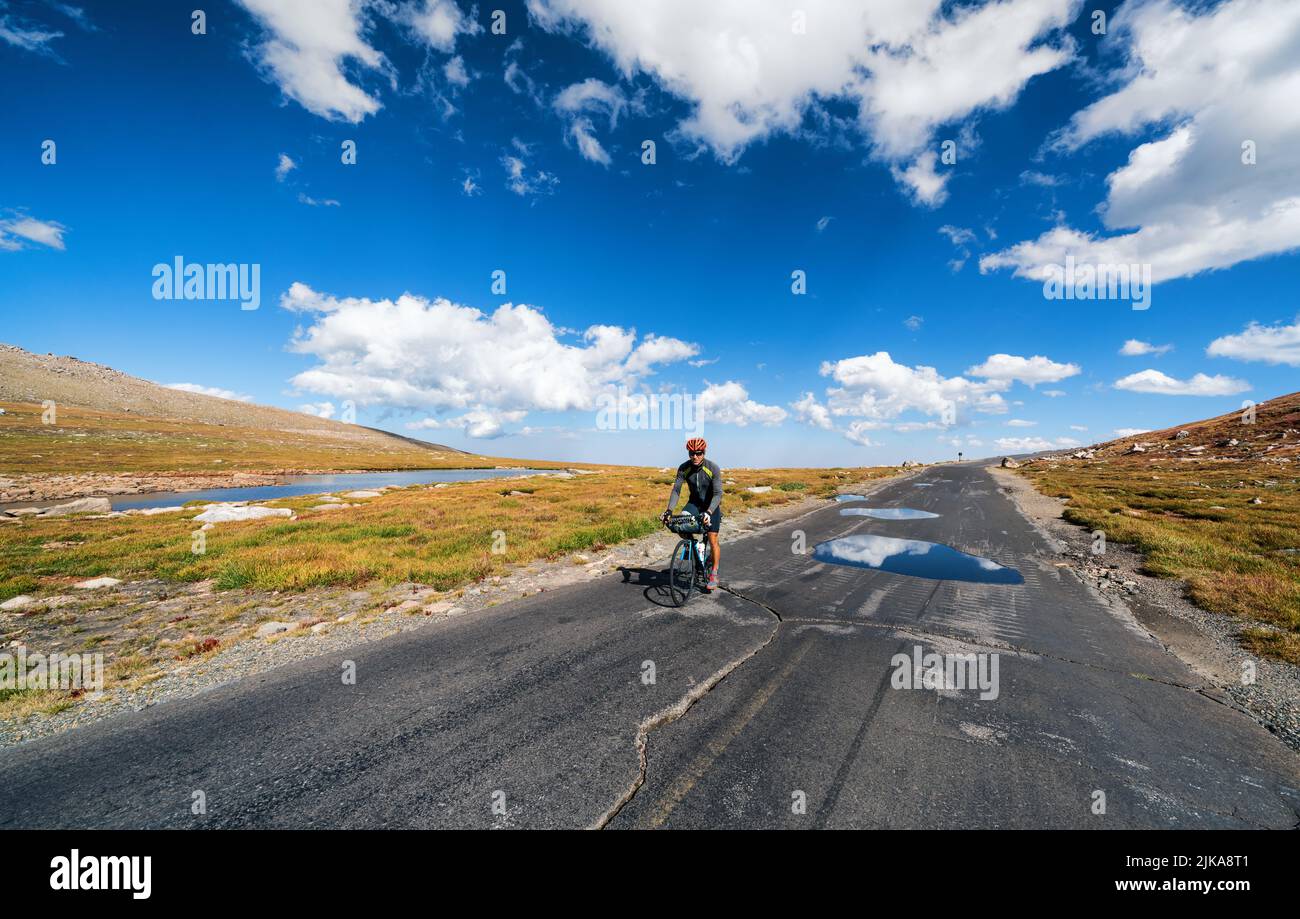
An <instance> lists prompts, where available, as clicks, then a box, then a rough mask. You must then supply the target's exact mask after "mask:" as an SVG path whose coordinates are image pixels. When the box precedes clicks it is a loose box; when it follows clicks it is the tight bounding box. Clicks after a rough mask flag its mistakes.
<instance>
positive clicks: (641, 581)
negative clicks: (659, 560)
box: [618, 565, 676, 607]
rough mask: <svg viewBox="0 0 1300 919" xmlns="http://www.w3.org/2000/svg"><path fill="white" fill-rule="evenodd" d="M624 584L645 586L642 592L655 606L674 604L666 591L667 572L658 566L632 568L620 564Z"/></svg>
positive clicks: (670, 605)
mask: <svg viewBox="0 0 1300 919" xmlns="http://www.w3.org/2000/svg"><path fill="white" fill-rule="evenodd" d="M618 570H619V572H620V573H622V575H623V583H624V584H632V585H635V586H638V587H642V586H643V587H645V590H644V591H643V593H644V594H645V598H646V600H647V601H649V602H650V603H653V604H655V605H656V606H669V607H672V606H675V605H676V604H674V603H673V602H672V597H671V594H670V593H669V591H668V572H667V571H666V570H663V569H659V568H632V567H629V566H627V565H620V566H619V569H618Z"/></svg>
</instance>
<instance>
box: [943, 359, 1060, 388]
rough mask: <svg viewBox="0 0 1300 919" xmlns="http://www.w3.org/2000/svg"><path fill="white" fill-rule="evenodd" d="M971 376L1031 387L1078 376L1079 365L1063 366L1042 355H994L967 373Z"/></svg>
mask: <svg viewBox="0 0 1300 919" xmlns="http://www.w3.org/2000/svg"><path fill="white" fill-rule="evenodd" d="M966 372H967V373H969V374H970V375H971V376H975V377H984V378H985V379H987V380H1003V381H1006V382H1008V383H1009V382H1011V381H1013V380H1019V381H1020V382H1021V383H1027V384H1028V385H1029V386H1037V385H1038V384H1039V383H1059V382H1060V381H1061V380H1064V379H1066V378H1067V377H1072V376H1075V375H1076V374H1078V373H1079V372H1080V371H1079V365H1078V364H1061V363H1058V362H1056V361H1053V360H1048V359H1047V358H1045V357H1043V356H1042V355H1039V354H1036V355H1034V356H1033V357H1019V356H1017V355H1014V354H993V355H990V356H989V358H988V360H986V361H985V362H984V363H982V364H980V365H978V366H976V367H972V368H970V369H969V370H967V371H966Z"/></svg>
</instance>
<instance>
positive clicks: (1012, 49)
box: [528, 0, 1079, 205]
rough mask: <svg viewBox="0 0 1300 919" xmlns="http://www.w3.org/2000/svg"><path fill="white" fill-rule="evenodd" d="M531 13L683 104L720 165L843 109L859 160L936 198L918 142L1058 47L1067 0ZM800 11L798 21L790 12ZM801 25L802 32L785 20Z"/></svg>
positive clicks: (588, 4) (931, 165)
mask: <svg viewBox="0 0 1300 919" xmlns="http://www.w3.org/2000/svg"><path fill="white" fill-rule="evenodd" d="M528 8H529V12H530V13H531V15H532V17H533V19H534V21H535V22H537V23H538V24H539V25H540V26H541V27H543V28H545V29H548V30H551V31H566V32H573V33H575V34H579V35H581V36H583V37H585V38H586V39H587V40H588V41H589V42H590V43H591V44H593V45H595V46H596V47H598V48H599V49H601V50H602V51H604V52H605V53H606V54H607V55H608V56H609V57H610V58H611V59H612V60H613V61H614V63H615V65H616V66H617V67H618V68H619V70H620V71H621V72H622V74H623V75H624V77H626V78H631V77H633V76H635V75H636V74H642V73H643V74H647V75H649V76H651V77H653V78H654V79H655V80H656V81H658V83H659V85H660V86H661V87H663V89H664V90H666V91H667V92H669V93H671V94H673V95H674V96H677V97H678V98H681V99H683V100H685V101H686V102H687V103H688V104H689V105H690V106H691V110H690V113H689V114H688V115H687V117H686V118H685V119H684V120H683V121H682V122H681V123H680V124H679V125H678V127H677V131H676V136H678V137H680V138H682V139H683V140H685V141H686V142H688V143H692V144H695V145H697V146H698V147H700V148H703V149H708V150H711V151H712V152H713V153H714V154H715V155H716V156H717V157H718V158H719V159H720V160H722V161H724V162H734V161H735V160H736V159H737V157H739V156H740V154H741V153H742V152H743V151H744V149H745V148H746V147H747V146H749V145H750V144H752V143H754V142H756V141H759V140H762V139H764V138H766V137H768V136H770V135H772V134H777V133H787V134H797V133H799V132H801V131H802V130H804V125H805V121H806V120H809V121H812V122H814V123H815V122H816V121H818V120H825V115H826V110H825V106H826V104H828V103H831V104H848V105H850V106H852V107H853V108H855V109H856V111H857V123H858V126H859V128H860V130H861V131H862V133H863V135H864V137H865V138H866V139H867V141H868V143H869V145H870V147H871V149H872V153H873V155H874V156H875V157H876V158H877V159H879V160H881V161H882V162H886V163H889V164H891V166H893V167H895V169H896V171H895V175H896V176H897V177H898V179H899V181H900V182H902V183H904V185H905V186H906V187H907V188H908V189H909V191H910V193H911V194H912V195H913V197H914V198H915V199H916V200H917V201H919V202H922V203H924V204H930V205H933V204H938V203H939V202H941V201H942V200H943V198H944V196H945V195H946V191H945V188H944V186H945V184H946V181H947V175H948V174H947V173H939V172H938V171H937V170H936V166H935V160H934V153H933V151H932V150H926V148H927V147H928V146H930V145H931V143H932V142H933V140H934V134H935V131H937V130H938V129H939V128H941V127H943V126H945V125H948V124H955V123H958V122H960V121H962V120H964V119H966V118H967V117H969V116H970V115H972V114H973V113H976V112H979V111H981V110H985V109H998V108H1003V107H1006V106H1008V105H1010V104H1011V103H1012V102H1013V101H1014V100H1015V98H1016V97H1017V96H1018V95H1019V93H1020V90H1021V89H1022V88H1023V87H1024V85H1025V84H1026V83H1027V82H1028V81H1029V80H1030V79H1032V78H1033V77H1035V76H1037V75H1039V74H1043V73H1046V72H1048V71H1050V70H1053V69H1055V68H1057V67H1060V66H1061V65H1062V64H1064V63H1066V61H1068V60H1069V59H1070V57H1071V55H1072V44H1071V42H1070V40H1069V39H1068V37H1063V36H1060V35H1059V30H1060V29H1061V28H1062V27H1064V26H1066V25H1068V24H1069V23H1070V22H1071V21H1072V20H1073V19H1074V17H1075V15H1076V14H1077V11H1078V8H1079V2H1078V0H1001V2H993V3H988V4H985V5H984V6H981V7H978V8H975V7H964V6H963V7H954V6H953V5H950V4H945V3H943V2H942V0H881V2H873V3H870V4H865V3H862V4H859V3H845V2H843V0H806V2H803V3H801V4H800V5H799V10H798V11H793V10H792V9H791V8H790V6H789V5H788V4H784V3H781V2H779V0H762V2H759V0H715V2H711V3H706V4H701V3H699V2H697V0H659V2H656V3H651V4H646V3H628V2H625V0H529V2H528ZM800 17H801V18H800ZM800 23H802V24H803V25H804V26H805V28H803V30H802V32H800V31H799V29H798V26H799V25H800Z"/></svg>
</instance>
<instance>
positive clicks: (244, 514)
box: [194, 504, 293, 523]
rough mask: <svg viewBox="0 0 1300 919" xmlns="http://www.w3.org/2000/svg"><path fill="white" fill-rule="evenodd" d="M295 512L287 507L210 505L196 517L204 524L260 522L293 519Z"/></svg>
mask: <svg viewBox="0 0 1300 919" xmlns="http://www.w3.org/2000/svg"><path fill="white" fill-rule="evenodd" d="M292 516H293V511H291V510H289V508H287V507H262V506H260V505H256V504H254V505H252V506H249V507H239V506H234V505H229V504H209V505H208V506H207V507H206V508H204V510H203V513H201V514H198V515H196V516H195V517H194V519H195V520H201V521H203V522H204V523H230V522H231V521H234V520H260V519H262V518H263V517H292Z"/></svg>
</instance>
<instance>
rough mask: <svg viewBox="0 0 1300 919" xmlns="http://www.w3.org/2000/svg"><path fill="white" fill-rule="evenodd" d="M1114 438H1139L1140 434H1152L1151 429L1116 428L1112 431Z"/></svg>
mask: <svg viewBox="0 0 1300 919" xmlns="http://www.w3.org/2000/svg"><path fill="white" fill-rule="evenodd" d="M1110 433H1111V436H1112V437H1137V436H1138V435H1139V434H1150V433H1151V429H1150V428H1116V429H1115V430H1113V431H1111V432H1110Z"/></svg>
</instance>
